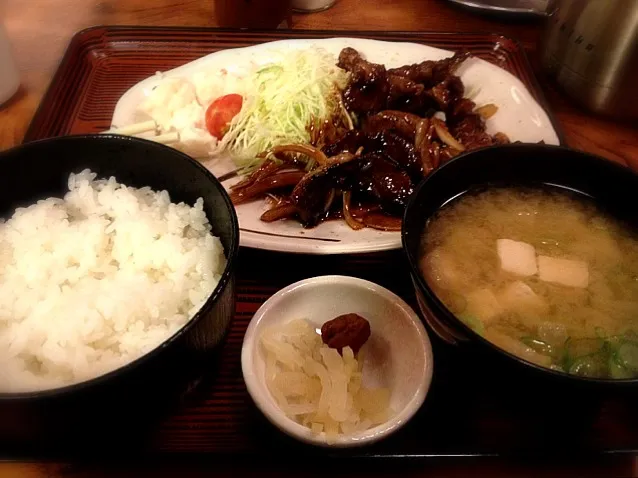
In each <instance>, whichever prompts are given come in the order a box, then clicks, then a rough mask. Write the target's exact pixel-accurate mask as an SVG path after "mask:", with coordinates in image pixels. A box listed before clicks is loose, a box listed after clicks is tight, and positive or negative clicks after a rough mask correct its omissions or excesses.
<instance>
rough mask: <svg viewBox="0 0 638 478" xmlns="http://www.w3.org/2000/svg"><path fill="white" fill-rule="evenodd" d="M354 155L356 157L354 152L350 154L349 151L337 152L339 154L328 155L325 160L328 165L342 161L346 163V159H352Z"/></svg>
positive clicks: (341, 162)
mask: <svg viewBox="0 0 638 478" xmlns="http://www.w3.org/2000/svg"><path fill="white" fill-rule="evenodd" d="M356 157H357V155H356V154H352V153H349V152H347V151H345V152H343V153H339V154H335V155H334V156H330V157H329V158H328V159H327V160H326V161H327V164H329V165H334V164H343V163H347V162H348V161H352V160H353V159H354V158H356Z"/></svg>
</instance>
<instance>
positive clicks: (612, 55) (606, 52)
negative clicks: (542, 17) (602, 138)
mask: <svg viewBox="0 0 638 478" xmlns="http://www.w3.org/2000/svg"><path fill="white" fill-rule="evenodd" d="M548 12H549V17H548V20H547V30H546V32H545V38H544V44H543V46H542V50H541V51H542V61H543V64H544V66H545V68H546V69H547V70H548V71H549V72H550V75H551V76H553V77H554V78H555V79H556V81H557V82H558V83H559V84H560V85H561V86H562V87H563V89H564V91H565V92H566V93H567V94H568V95H569V96H571V97H572V98H574V99H575V100H576V101H578V102H579V103H581V104H582V105H584V106H585V107H587V108H589V109H591V110H592V111H595V112H597V113H602V114H605V115H610V116H615V117H620V118H633V119H636V118H638V0H552V1H551V2H550V5H549V8H548Z"/></svg>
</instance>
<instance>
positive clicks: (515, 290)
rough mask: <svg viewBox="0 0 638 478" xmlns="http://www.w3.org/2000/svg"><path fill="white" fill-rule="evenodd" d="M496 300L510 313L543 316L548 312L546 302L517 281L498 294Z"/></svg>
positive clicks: (528, 287)
mask: <svg viewBox="0 0 638 478" xmlns="http://www.w3.org/2000/svg"><path fill="white" fill-rule="evenodd" d="M498 300H499V303H500V304H501V305H502V307H503V308H504V309H507V310H509V311H512V312H520V313H524V314H526V313H530V312H531V313H537V314H544V313H547V311H548V310H549V305H548V304H547V302H545V300H543V298H542V297H540V296H539V295H538V294H536V292H534V291H533V290H532V288H531V287H530V286H528V285H527V284H525V283H524V282H522V281H519V280H517V281H515V282H512V283H511V284H509V285H507V286H506V287H505V288H504V289H503V290H502V291H501V292H500V294H499V296H498Z"/></svg>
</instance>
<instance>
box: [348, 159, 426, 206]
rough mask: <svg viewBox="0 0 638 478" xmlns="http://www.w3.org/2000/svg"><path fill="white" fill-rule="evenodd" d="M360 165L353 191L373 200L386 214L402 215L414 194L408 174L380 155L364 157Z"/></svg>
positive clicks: (412, 184)
mask: <svg viewBox="0 0 638 478" xmlns="http://www.w3.org/2000/svg"><path fill="white" fill-rule="evenodd" d="M360 163H361V165H362V167H361V170H360V172H359V173H358V174H357V175H356V178H355V179H356V183H355V184H354V185H353V187H354V189H355V190H357V191H358V192H361V193H365V194H368V195H370V196H372V197H373V198H375V199H376V200H377V201H378V202H379V204H380V205H381V208H382V209H383V210H384V211H386V212H389V213H395V214H401V213H403V210H404V209H405V207H406V206H407V204H408V199H409V198H410V196H411V195H412V193H413V192H414V182H413V181H412V179H411V178H410V176H409V175H408V173H406V172H405V171H403V170H401V169H399V168H397V166H396V165H395V164H394V163H393V162H392V161H391V160H390V159H389V158H388V157H387V156H386V155H384V154H380V153H370V154H367V155H364V156H362V157H361V161H360Z"/></svg>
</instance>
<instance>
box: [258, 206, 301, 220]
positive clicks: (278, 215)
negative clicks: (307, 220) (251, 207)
mask: <svg viewBox="0 0 638 478" xmlns="http://www.w3.org/2000/svg"><path fill="white" fill-rule="evenodd" d="M296 213H297V208H296V207H295V206H293V205H292V204H290V203H288V202H286V203H283V204H279V205H277V206H275V207H272V208H270V209H269V210H268V211H266V212H265V213H263V214H262V215H261V217H260V219H261V220H262V221H264V222H274V221H279V220H280V219H286V218H289V217H292V216H294V215H295V214H296Z"/></svg>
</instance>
